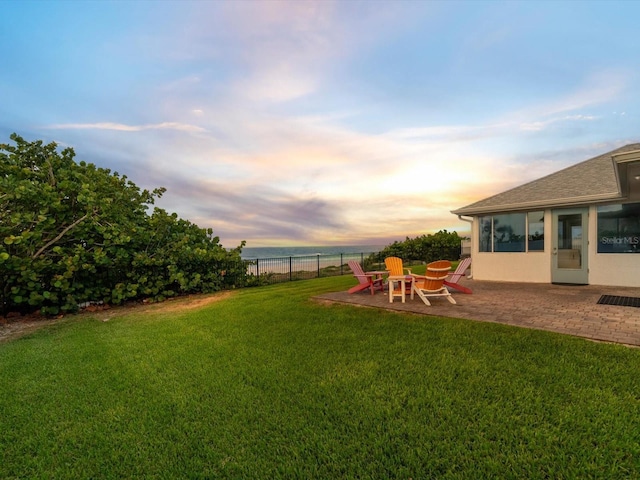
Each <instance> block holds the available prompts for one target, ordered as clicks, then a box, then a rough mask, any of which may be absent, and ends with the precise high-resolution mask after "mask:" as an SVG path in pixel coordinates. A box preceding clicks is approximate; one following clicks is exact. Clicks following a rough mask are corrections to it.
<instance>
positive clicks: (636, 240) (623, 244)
mask: <svg viewBox="0 0 640 480" xmlns="http://www.w3.org/2000/svg"><path fill="white" fill-rule="evenodd" d="M598 253H640V203H627V204H624V205H607V206H606V207H598Z"/></svg>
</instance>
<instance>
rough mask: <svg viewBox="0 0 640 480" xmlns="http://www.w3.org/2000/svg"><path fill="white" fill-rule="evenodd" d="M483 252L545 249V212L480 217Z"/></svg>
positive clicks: (480, 248) (481, 247) (480, 247)
mask: <svg viewBox="0 0 640 480" xmlns="http://www.w3.org/2000/svg"><path fill="white" fill-rule="evenodd" d="M478 223H479V227H480V232H479V242H480V243H479V250H480V251H481V252H527V251H529V252H531V251H542V250H544V212H543V211H539V212H529V213H505V214H502V215H492V216H486V217H480V218H478Z"/></svg>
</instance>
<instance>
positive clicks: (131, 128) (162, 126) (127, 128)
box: [42, 122, 205, 132]
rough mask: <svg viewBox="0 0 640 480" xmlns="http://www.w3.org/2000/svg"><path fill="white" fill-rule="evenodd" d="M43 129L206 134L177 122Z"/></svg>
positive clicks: (75, 124) (68, 126) (201, 129)
mask: <svg viewBox="0 0 640 480" xmlns="http://www.w3.org/2000/svg"><path fill="white" fill-rule="evenodd" d="M42 128H44V129H48V130H117V131H120V132H141V131H144V130H177V131H181V132H204V131H205V129H204V128H202V127H198V126H197V125H189V124H184V123H177V122H163V123H154V124H147V125H126V124H123V123H112V122H100V123H59V124H54V125H46V126H43V127H42Z"/></svg>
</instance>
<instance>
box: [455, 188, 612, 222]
mask: <svg viewBox="0 0 640 480" xmlns="http://www.w3.org/2000/svg"><path fill="white" fill-rule="evenodd" d="M622 198H623V197H622V196H621V195H620V192H612V193H606V194H599V195H583V196H580V197H573V198H555V199H552V200H545V201H536V202H526V203H513V204H503V205H489V206H486V207H478V208H459V209H458V210H451V213H453V214H454V215H470V216H474V215H480V214H483V213H497V212H514V211H522V210H532V209H535V208H549V207H554V208H566V207H573V206H579V205H590V204H594V203H605V202H610V201H614V200H621V199H622Z"/></svg>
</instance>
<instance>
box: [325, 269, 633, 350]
mask: <svg viewBox="0 0 640 480" xmlns="http://www.w3.org/2000/svg"><path fill="white" fill-rule="evenodd" d="M461 283H462V284H464V285H465V286H467V287H469V288H471V289H472V290H473V294H472V295H465V294H463V293H459V292H457V293H456V291H455V290H453V289H452V290H451V293H452V295H453V297H454V298H455V300H456V302H457V305H452V304H450V303H449V302H447V301H446V300H445V299H442V298H435V299H433V300H432V301H431V304H432V305H431V306H430V307H428V306H426V305H425V304H424V303H423V302H422V301H421V300H420V299H419V298H418V297H417V296H415V297H414V299H413V300H411V299H410V298H409V296H407V301H406V303H401V302H400V300H399V299H396V300H395V301H394V302H393V303H389V296H388V295H387V292H385V293H384V294H382V293H376V294H375V295H371V294H370V293H369V291H368V290H367V291H365V292H360V293H354V294H349V293H347V292H346V291H344V292H334V293H327V294H324V295H320V296H318V297H315V298H316V299H319V300H326V301H331V302H337V303H346V304H353V305H360V306H364V307H372V308H381V309H385V310H396V311H400V312H410V313H415V314H420V315H436V316H443V317H452V318H465V319H469V320H477V321H481V322H495V323H503V324H507V325H514V326H518V327H525V328H534V329H538V330H548V331H552V332H557V333H564V334H567V335H574V336H577V337H584V338H587V339H590V340H596V341H603V342H614V343H620V344H624V345H629V346H635V347H637V346H640V308H634V307H625V306H612V305H599V304H598V303H597V302H598V299H599V298H600V297H601V296H602V295H618V296H624V297H640V288H628V287H609V286H600V285H580V286H573V285H551V284H540V283H510V282H488V281H477V280H468V279H463V280H462V282H461Z"/></svg>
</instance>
